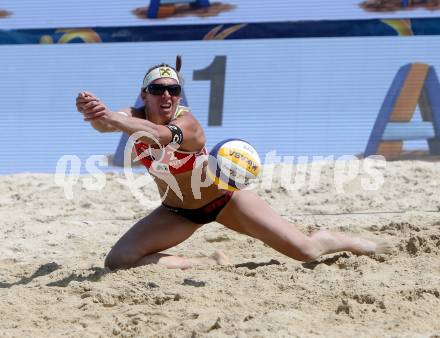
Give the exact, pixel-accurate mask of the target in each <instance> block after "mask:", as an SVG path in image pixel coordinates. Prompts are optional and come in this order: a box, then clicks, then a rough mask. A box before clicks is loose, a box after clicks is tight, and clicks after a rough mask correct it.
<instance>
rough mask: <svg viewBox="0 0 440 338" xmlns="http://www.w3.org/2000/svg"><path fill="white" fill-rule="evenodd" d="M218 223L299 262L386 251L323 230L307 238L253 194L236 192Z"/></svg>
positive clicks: (376, 244) (377, 246)
mask: <svg viewBox="0 0 440 338" xmlns="http://www.w3.org/2000/svg"><path fill="white" fill-rule="evenodd" d="M217 222H219V223H221V224H223V225H225V226H226V227H228V228H230V229H233V230H235V231H238V232H241V233H245V234H248V235H249V236H252V237H255V238H257V239H259V240H261V241H263V242H264V243H266V244H267V245H269V246H271V247H272V248H274V249H275V250H277V251H279V252H281V253H283V254H285V255H287V256H289V257H292V258H294V259H297V260H300V261H313V260H315V259H316V258H318V257H319V256H321V255H323V254H328V253H334V252H338V251H351V252H353V253H356V254H373V253H377V252H379V251H381V250H383V249H385V247H384V246H383V245H379V244H378V243H376V242H373V241H369V240H366V239H362V238H357V237H351V236H347V235H344V234H342V233H335V232H330V231H328V230H321V231H318V232H315V233H314V234H312V235H311V236H306V235H305V234H303V233H302V232H301V231H299V230H298V229H297V228H296V227H295V226H294V225H292V224H290V223H289V222H287V221H286V220H285V219H283V218H282V217H280V216H279V215H278V214H277V213H276V212H275V211H274V210H272V208H270V207H269V205H268V204H267V203H266V202H265V201H263V200H262V199H261V198H260V197H258V196H257V195H256V194H255V193H253V192H251V191H245V190H243V191H237V192H235V193H234V195H233V196H232V198H231V200H230V201H229V202H228V204H227V205H226V206H225V208H224V209H223V210H222V211H221V213H220V214H219V216H218V217H217Z"/></svg>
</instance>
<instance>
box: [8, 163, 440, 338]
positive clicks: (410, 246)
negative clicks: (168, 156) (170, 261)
mask: <svg viewBox="0 0 440 338" xmlns="http://www.w3.org/2000/svg"><path fill="white" fill-rule="evenodd" d="M291 170H295V169H294V168H291ZM334 171H335V169H334V167H333V166H332V165H331V164H329V165H328V166H327V167H326V168H325V169H324V170H323V175H322V177H321V181H320V184H319V186H317V187H314V188H310V187H307V186H304V187H303V188H301V189H299V190H289V189H286V187H284V186H283V185H282V184H281V183H280V180H279V179H277V180H275V182H274V184H273V186H272V188H271V189H267V188H260V189H258V190H257V191H256V192H257V193H258V194H259V195H260V196H261V197H262V198H263V199H265V200H266V201H267V202H268V203H269V204H270V205H271V206H272V207H273V208H274V209H276V210H277V211H278V212H279V213H280V214H282V215H283V216H284V217H286V218H287V219H289V220H290V221H291V222H292V223H294V224H296V225H297V226H298V227H299V228H300V229H301V230H303V231H305V232H309V231H312V230H316V229H321V228H328V229H332V230H338V231H343V232H350V233H354V234H356V235H361V236H365V237H373V238H380V239H383V240H386V241H389V242H390V243H391V244H392V245H393V250H392V252H391V253H390V254H388V255H376V256H373V257H366V256H362V257H361V256H355V255H352V254H349V253H340V254H333V255H328V256H325V257H322V258H321V259H320V260H319V261H318V262H316V263H308V264H304V263H301V262H297V261H294V260H292V259H289V258H287V257H285V256H283V255H281V254H279V253H277V252H275V251H274V250H273V249H271V248H270V247H267V246H265V245H264V244H262V243H261V242H259V241H257V240H255V239H252V238H250V237H247V236H244V235H240V234H237V233H235V232H232V231H231V230H228V229H225V228H223V227H222V226H221V225H219V224H217V223H211V224H208V225H205V226H204V227H202V228H201V229H199V230H198V231H197V232H196V233H195V234H194V236H193V237H191V238H190V239H189V240H187V241H186V242H184V243H182V244H180V245H179V246H177V247H175V248H173V249H170V250H168V251H167V252H169V253H173V254H177V255H185V256H199V255H209V254H211V253H212V252H213V251H214V250H223V251H224V252H225V253H226V254H227V255H228V256H229V257H230V259H231V263H232V264H231V265H229V266H215V267H211V268H193V269H188V270H167V269H165V268H161V267H159V266H144V267H139V268H135V269H130V270H126V271H118V272H114V273H111V272H108V271H107V270H106V269H104V267H103V260H104V257H105V255H106V253H107V252H108V250H109V249H110V248H111V246H112V245H113V244H114V242H115V241H116V240H117V239H118V238H119V236H120V235H122V234H123V233H124V232H125V231H126V230H127V229H128V228H129V227H130V226H131V225H132V224H133V223H134V222H135V221H136V220H137V219H139V218H141V217H143V216H144V215H146V214H147V213H149V212H151V210H153V208H154V207H155V206H156V205H157V203H156V202H152V203H151V206H150V207H143V206H141V205H140V204H139V203H138V201H137V200H136V199H135V198H134V197H133V196H132V195H131V193H130V192H129V191H128V190H127V189H126V188H125V187H124V186H123V185H122V184H121V183H120V182H119V180H118V179H120V178H121V177H122V175H121V174H107V175H106V179H107V184H106V186H105V188H104V189H103V190H102V191H88V190H86V189H83V188H81V185H78V187H77V188H75V190H74V198H73V199H72V200H68V199H66V197H65V196H64V193H63V190H62V189H61V188H60V187H58V186H57V185H56V184H55V182H54V178H53V176H51V175H36V174H19V175H12V176H0V191H1V195H0V216H1V223H0V224H1V232H0V318H1V321H0V336H1V337H61V336H63V337H112V336H120V337H440V232H439V230H440V213H439V209H440V166H439V165H438V163H435V162H432V163H429V162H424V161H401V162H389V163H387V167H386V168H385V169H380V171H381V173H382V174H383V177H384V185H383V186H382V187H381V188H380V189H379V190H377V191H366V190H364V189H363V188H362V186H361V179H362V177H358V178H356V179H355V180H353V181H352V182H350V183H348V184H346V185H345V192H344V193H338V192H336V189H335V186H334V179H333V177H334ZM83 179H86V177H82V180H83ZM144 191H145V194H146V195H147V196H151V198H153V197H154V196H156V190H155V188H154V186H148V187H145V188H144ZM322 214H326V215H322Z"/></svg>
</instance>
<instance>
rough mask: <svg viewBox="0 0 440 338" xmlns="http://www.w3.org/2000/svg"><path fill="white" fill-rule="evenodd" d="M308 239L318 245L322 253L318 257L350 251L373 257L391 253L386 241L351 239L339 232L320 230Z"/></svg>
mask: <svg viewBox="0 0 440 338" xmlns="http://www.w3.org/2000/svg"><path fill="white" fill-rule="evenodd" d="M310 238H311V239H312V240H314V241H316V242H317V243H318V245H319V247H320V249H321V251H322V252H321V254H320V255H325V254H330V253H335V252H339V251H350V252H352V253H354V254H356V255H373V254H381V253H387V252H390V251H391V245H390V244H389V243H388V242H386V241H382V240H368V239H364V238H361V237H352V236H349V235H346V234H344V233H341V232H331V231H328V230H320V231H318V232H315V233H313V234H312V235H311V236H310Z"/></svg>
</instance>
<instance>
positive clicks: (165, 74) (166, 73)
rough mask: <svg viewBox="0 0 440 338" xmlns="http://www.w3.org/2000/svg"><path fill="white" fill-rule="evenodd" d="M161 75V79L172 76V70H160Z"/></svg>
mask: <svg viewBox="0 0 440 338" xmlns="http://www.w3.org/2000/svg"><path fill="white" fill-rule="evenodd" d="M159 74H160V76H161V77H165V76H171V69H170V68H159Z"/></svg>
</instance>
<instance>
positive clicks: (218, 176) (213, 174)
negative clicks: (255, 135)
mask: <svg viewBox="0 0 440 338" xmlns="http://www.w3.org/2000/svg"><path fill="white" fill-rule="evenodd" d="M209 155H210V156H209V160H208V176H209V177H210V178H211V179H212V181H213V182H214V183H215V184H216V185H217V186H218V187H219V188H221V189H225V190H229V191H235V190H240V189H244V188H246V187H247V186H248V185H249V184H251V183H252V181H253V180H255V179H256V178H257V177H258V175H259V174H260V171H261V160H260V156H258V153H257V151H256V150H255V148H254V147H253V146H252V145H251V144H249V143H248V142H246V141H243V140H240V139H228V140H225V141H222V142H220V143H218V144H217V145H216V146H214V148H212V150H211V151H210V152H209Z"/></svg>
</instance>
